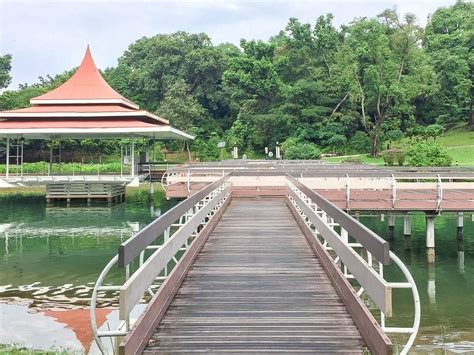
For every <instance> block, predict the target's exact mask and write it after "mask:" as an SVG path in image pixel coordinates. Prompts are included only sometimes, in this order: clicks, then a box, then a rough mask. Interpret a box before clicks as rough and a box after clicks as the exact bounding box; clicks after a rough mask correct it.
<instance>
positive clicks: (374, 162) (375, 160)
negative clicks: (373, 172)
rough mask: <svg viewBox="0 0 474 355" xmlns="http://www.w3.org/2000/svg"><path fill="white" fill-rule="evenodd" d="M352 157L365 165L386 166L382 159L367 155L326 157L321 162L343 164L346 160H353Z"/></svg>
mask: <svg viewBox="0 0 474 355" xmlns="http://www.w3.org/2000/svg"><path fill="white" fill-rule="evenodd" d="M352 157H354V158H359V159H360V160H361V161H362V162H363V163H364V164H372V165H384V162H383V159H382V158H380V157H377V158H374V157H369V156H368V155H367V154H356V155H341V156H338V157H325V158H321V160H322V161H327V162H329V163H342V162H343V161H344V160H345V159H346V158H352Z"/></svg>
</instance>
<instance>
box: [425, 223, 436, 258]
mask: <svg viewBox="0 0 474 355" xmlns="http://www.w3.org/2000/svg"><path fill="white" fill-rule="evenodd" d="M434 221H435V216H433V215H426V255H427V259H428V263H434V262H435V224H434Z"/></svg>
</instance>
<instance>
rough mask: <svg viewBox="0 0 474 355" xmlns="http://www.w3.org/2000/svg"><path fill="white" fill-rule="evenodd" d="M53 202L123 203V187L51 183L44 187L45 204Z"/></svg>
mask: <svg viewBox="0 0 474 355" xmlns="http://www.w3.org/2000/svg"><path fill="white" fill-rule="evenodd" d="M54 200H62V201H64V200H65V201H67V202H68V203H69V202H71V200H86V201H87V202H88V203H90V202H91V200H105V201H107V202H109V203H112V202H113V201H116V202H123V201H125V185H124V184H120V183H119V184H111V183H100V182H94V183H87V182H74V183H53V184H48V185H46V202H47V203H49V202H52V201H54Z"/></svg>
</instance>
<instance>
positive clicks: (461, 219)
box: [457, 212, 464, 228]
mask: <svg viewBox="0 0 474 355" xmlns="http://www.w3.org/2000/svg"><path fill="white" fill-rule="evenodd" d="M457 225H458V228H463V227H464V212H458V223H457Z"/></svg>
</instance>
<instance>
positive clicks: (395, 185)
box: [392, 174, 397, 208]
mask: <svg viewBox="0 0 474 355" xmlns="http://www.w3.org/2000/svg"><path fill="white" fill-rule="evenodd" d="M396 199H397V181H396V180H395V176H394V175H393V174H392V208H395V200H396Z"/></svg>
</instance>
